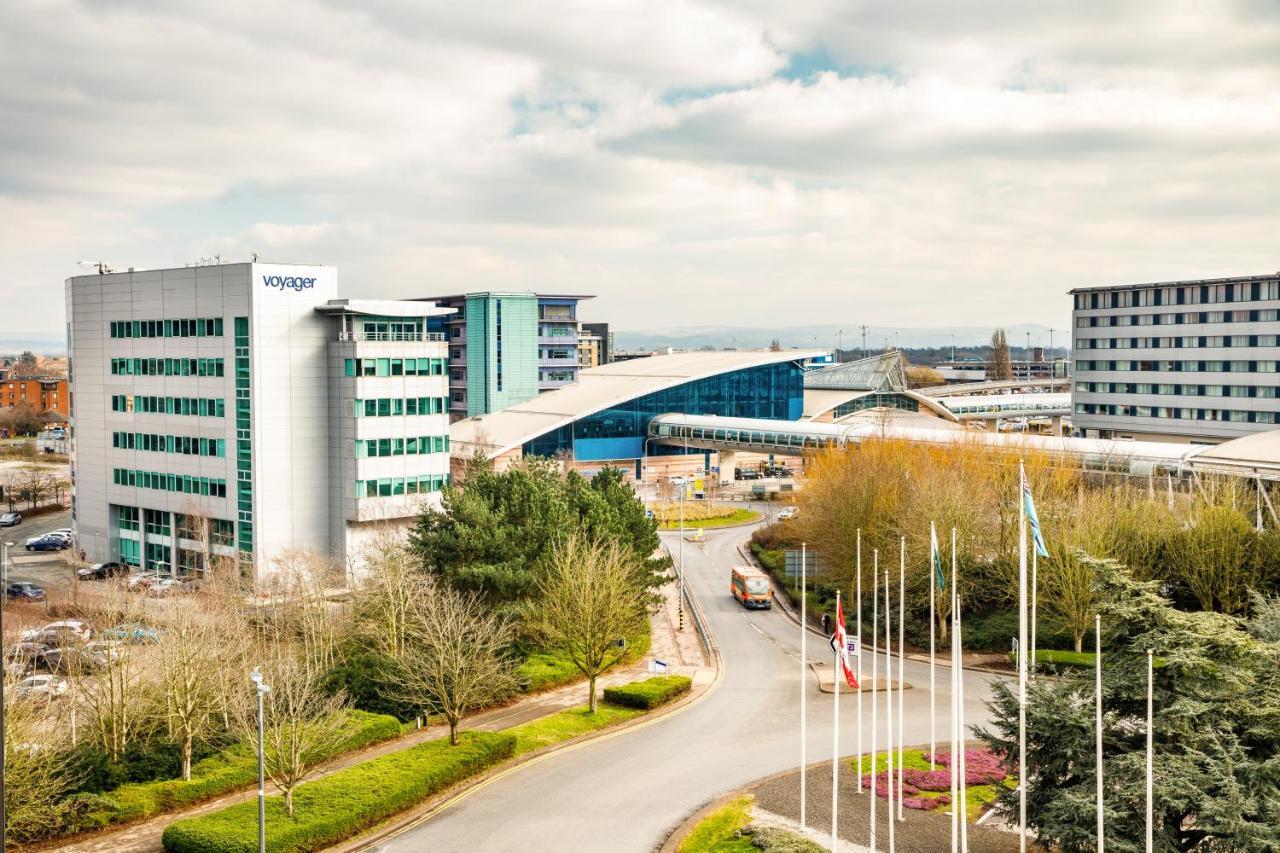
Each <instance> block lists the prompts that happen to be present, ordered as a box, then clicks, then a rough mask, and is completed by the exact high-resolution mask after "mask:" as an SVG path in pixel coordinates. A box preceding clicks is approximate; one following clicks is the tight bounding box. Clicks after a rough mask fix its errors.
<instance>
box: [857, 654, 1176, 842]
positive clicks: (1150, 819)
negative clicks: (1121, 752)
mask: <svg viewBox="0 0 1280 853" xmlns="http://www.w3.org/2000/svg"><path fill="white" fill-rule="evenodd" d="M1153 672H1155V666H1153V660H1152V651H1151V649H1149V648H1148V649H1147V853H1152V849H1153V844H1155V826H1153V824H1155V802H1153V800H1155V797H1153V795H1152V794H1153V793H1155V792H1153V788H1155V785H1153V784H1152V736H1151V731H1152V727H1153V726H1152V724H1153V721H1155V720H1153V716H1152V706H1153V704H1155V692H1156V690H1155V684H1153V678H1152V676H1153ZM832 849H835V848H832Z"/></svg>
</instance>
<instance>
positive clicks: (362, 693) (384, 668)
mask: <svg viewBox="0 0 1280 853" xmlns="http://www.w3.org/2000/svg"><path fill="white" fill-rule="evenodd" d="M396 670H397V666H396V661H395V660H394V659H392V658H390V657H388V656H387V655H384V654H380V653H378V652H374V651H369V650H367V649H359V648H351V649H348V650H346V651H345V654H344V655H343V659H342V661H341V662H340V663H338V664H336V665H335V666H334V667H333V668H332V669H331V670H329V671H328V672H327V673H325V676H324V680H323V684H324V687H325V689H326V690H328V691H329V692H330V693H337V692H338V691H340V690H342V691H345V692H346V694H347V696H349V697H351V704H352V705H354V706H355V707H356V708H359V709H360V710H361V711H368V712H369V713H371V714H390V715H391V716H393V717H395V718H397V719H400V720H412V719H414V718H415V717H417V716H418V714H420V713H421V712H422V710H423V709H422V708H417V707H414V706H413V705H412V704H410V703H409V702H405V701H404V700H402V699H397V698H396V697H395V695H394V693H395V691H394V690H393V689H391V688H392V686H393V685H395V684H396Z"/></svg>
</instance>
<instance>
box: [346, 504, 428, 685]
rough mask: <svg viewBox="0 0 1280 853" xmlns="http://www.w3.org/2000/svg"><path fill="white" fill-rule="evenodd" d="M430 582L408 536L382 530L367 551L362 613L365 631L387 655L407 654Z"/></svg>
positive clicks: (359, 603) (393, 657)
mask: <svg viewBox="0 0 1280 853" xmlns="http://www.w3.org/2000/svg"><path fill="white" fill-rule="evenodd" d="M427 586H428V580H427V577H426V575H425V574H424V573H423V571H422V569H421V568H419V566H418V565H417V563H416V561H415V560H414V559H413V557H412V555H411V554H410V552H409V548H408V544H407V543H406V542H405V540H404V538H403V537H402V536H397V535H396V534H395V533H394V532H393V531H391V530H389V529H387V530H382V531H379V532H378V534H377V535H376V536H375V537H374V540H373V541H372V542H371V543H370V544H369V546H368V548H367V549H366V551H365V562H364V571H363V573H362V583H361V587H360V593H359V598H358V613H359V618H360V620H361V621H362V622H363V623H364V628H365V632H366V633H367V634H368V635H369V636H370V637H371V638H372V639H373V643H374V645H375V646H376V647H377V648H378V650H379V651H380V652H382V653H383V654H385V655H386V656H387V657H389V658H392V659H393V660H396V661H399V660H401V659H403V658H404V656H405V651H406V649H407V648H408V645H409V641H410V636H409V632H410V619H411V618H412V616H413V612H414V610H415V608H416V604H417V602H419V601H420V600H421V599H422V597H423V596H424V595H425V594H426V592H427Z"/></svg>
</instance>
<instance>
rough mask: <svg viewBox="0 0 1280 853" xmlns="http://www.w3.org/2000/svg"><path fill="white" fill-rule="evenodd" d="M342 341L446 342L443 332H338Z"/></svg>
mask: <svg viewBox="0 0 1280 853" xmlns="http://www.w3.org/2000/svg"><path fill="white" fill-rule="evenodd" d="M338 340H340V341H397V342H398V341H419V342H425V343H444V341H445V336H444V333H443V332H338Z"/></svg>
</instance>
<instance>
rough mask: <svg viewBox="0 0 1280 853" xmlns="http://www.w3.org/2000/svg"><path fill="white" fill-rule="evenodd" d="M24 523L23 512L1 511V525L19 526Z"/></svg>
mask: <svg viewBox="0 0 1280 853" xmlns="http://www.w3.org/2000/svg"><path fill="white" fill-rule="evenodd" d="M21 523H22V513H20V512H6V513H0V527H17V526H18V525H19V524H21Z"/></svg>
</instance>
